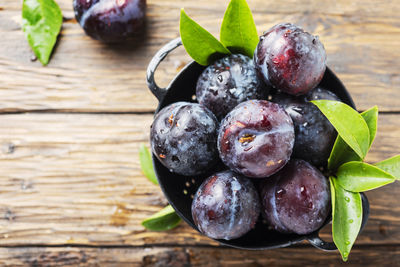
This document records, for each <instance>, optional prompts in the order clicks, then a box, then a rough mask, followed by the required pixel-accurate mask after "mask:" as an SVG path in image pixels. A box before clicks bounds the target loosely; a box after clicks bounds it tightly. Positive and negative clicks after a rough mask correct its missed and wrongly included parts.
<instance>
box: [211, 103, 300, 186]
mask: <svg viewBox="0 0 400 267" xmlns="http://www.w3.org/2000/svg"><path fill="white" fill-rule="evenodd" d="M293 145H294V127H293V122H292V119H291V118H290V116H289V115H288V114H287V113H286V112H285V110H284V109H283V108H282V107H280V106H279V105H277V104H275V103H272V102H269V101H266V100H249V101H246V102H243V103H241V104H239V105H238V106H237V107H236V108H234V109H233V110H232V111H231V112H230V113H229V114H228V115H227V116H226V117H225V118H224V120H223V121H222V122H221V126H220V130H219V134H218V150H219V155H220V158H221V159H222V161H223V162H224V164H225V165H227V166H228V167H229V168H231V169H232V170H234V171H236V172H238V173H241V174H243V175H245V176H248V177H254V178H261V177H268V176H270V175H272V174H274V173H275V172H277V171H279V170H280V169H281V168H282V167H283V166H284V165H285V164H286V163H287V162H288V161H289V158H290V155H291V154H292V149H293Z"/></svg>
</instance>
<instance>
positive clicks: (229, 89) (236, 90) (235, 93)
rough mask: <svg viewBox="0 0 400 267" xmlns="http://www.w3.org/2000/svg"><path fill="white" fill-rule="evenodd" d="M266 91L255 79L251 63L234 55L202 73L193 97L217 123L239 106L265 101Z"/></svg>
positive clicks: (240, 56)
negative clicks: (251, 101) (214, 117)
mask: <svg viewBox="0 0 400 267" xmlns="http://www.w3.org/2000/svg"><path fill="white" fill-rule="evenodd" d="M268 91H269V90H268V87H267V86H265V85H264V83H263V82H262V81H261V80H259V79H258V77H257V74H256V70H255V68H254V62H253V60H252V59H250V58H249V57H247V56H244V55H240V54H234V55H230V56H228V57H225V58H222V59H220V60H217V61H216V62H215V63H214V64H212V65H210V66H208V67H207V68H206V69H205V70H204V71H203V73H202V74H201V75H200V77H199V79H198V81H197V87H196V97H197V100H198V101H199V103H200V104H202V105H204V106H206V107H207V108H208V109H210V110H211V111H212V112H214V114H215V116H217V118H218V119H219V120H221V119H223V118H224V117H225V115H226V114H228V112H229V111H231V110H232V109H233V108H234V107H236V106H237V105H238V104H239V103H241V102H244V101H246V100H250V99H266V98H267V94H268Z"/></svg>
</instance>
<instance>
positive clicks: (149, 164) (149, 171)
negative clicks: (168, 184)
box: [139, 144, 158, 185]
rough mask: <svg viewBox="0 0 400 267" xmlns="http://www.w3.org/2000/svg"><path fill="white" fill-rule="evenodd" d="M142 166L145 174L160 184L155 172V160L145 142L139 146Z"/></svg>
mask: <svg viewBox="0 0 400 267" xmlns="http://www.w3.org/2000/svg"><path fill="white" fill-rule="evenodd" d="M139 160H140V167H141V168H142V172H143V174H144V175H145V176H146V177H147V178H148V179H149V180H150V181H151V182H152V183H153V184H156V185H158V181H157V178H156V174H155V173H154V167H153V161H152V159H151V154H150V152H149V150H148V149H147V147H146V146H145V145H144V144H140V148H139Z"/></svg>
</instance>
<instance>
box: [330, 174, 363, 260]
mask: <svg viewBox="0 0 400 267" xmlns="http://www.w3.org/2000/svg"><path fill="white" fill-rule="evenodd" d="M329 180H330V184H331V199H332V236H333V242H335V245H336V247H337V248H338V249H339V251H340V254H341V255H342V259H343V261H347V259H348V256H349V253H350V251H351V248H352V247H353V244H354V242H355V241H356V239H357V236H358V233H359V232H360V229H361V223H362V213H363V210H362V201H361V195H360V193H353V192H349V191H346V190H345V189H343V188H342V187H341V186H340V185H339V184H338V182H337V180H336V178H334V177H330V178H329Z"/></svg>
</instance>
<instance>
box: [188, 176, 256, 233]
mask: <svg viewBox="0 0 400 267" xmlns="http://www.w3.org/2000/svg"><path fill="white" fill-rule="evenodd" d="M259 214H260V200H259V197H258V193H257V190H256V188H255V187H254V185H253V184H252V183H251V182H250V180H249V179H248V178H246V177H244V176H242V175H239V174H237V173H234V172H232V171H223V172H219V173H216V174H214V175H212V176H211V177H209V178H208V179H206V180H205V181H204V182H203V183H202V184H201V186H200V187H199V189H198V191H197V192H196V194H195V196H194V199H193V202H192V217H193V220H194V223H195V224H196V226H197V227H198V229H199V230H200V232H202V233H203V234H205V235H206V236H208V237H211V238H214V239H226V240H230V239H235V238H238V237H241V236H243V235H244V234H246V233H247V232H248V231H250V230H251V229H252V228H253V227H254V225H255V223H256V222H257V219H258V216H259Z"/></svg>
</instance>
